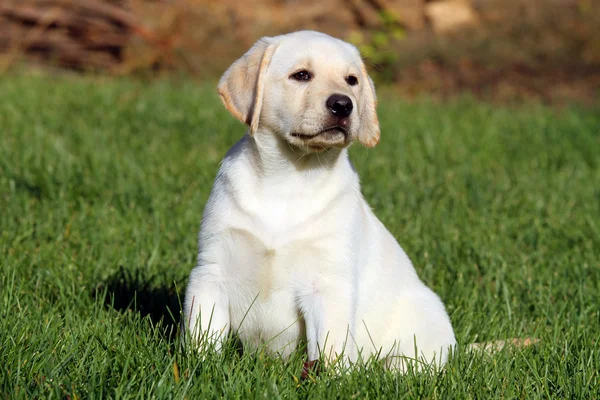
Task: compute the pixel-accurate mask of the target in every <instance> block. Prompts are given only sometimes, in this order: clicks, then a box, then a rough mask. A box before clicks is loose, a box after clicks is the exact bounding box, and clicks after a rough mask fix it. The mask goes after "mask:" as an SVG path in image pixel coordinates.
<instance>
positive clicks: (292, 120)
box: [218, 31, 380, 152]
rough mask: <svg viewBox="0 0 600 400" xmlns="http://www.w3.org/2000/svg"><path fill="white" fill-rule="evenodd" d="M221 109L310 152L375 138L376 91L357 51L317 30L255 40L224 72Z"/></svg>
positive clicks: (253, 129)
mask: <svg viewBox="0 0 600 400" xmlns="http://www.w3.org/2000/svg"><path fill="white" fill-rule="evenodd" d="M218 91H219V94H220V95H221V99H222V100H223V103H224V104H225V107H227V109H228V110H229V111H230V112H231V113H232V114H233V115H234V116H235V117H236V118H238V119H239V120H241V121H242V122H244V123H246V124H248V125H249V126H250V134H251V135H252V134H254V133H255V132H256V131H257V130H258V129H259V127H260V128H261V129H264V130H265V131H268V132H271V133H274V134H277V135H280V136H281V137H283V138H284V139H285V140H286V141H287V142H288V143H290V144H291V145H293V146H295V147H298V148H301V149H304V150H306V151H308V152H313V151H322V150H324V149H328V148H333V147H337V148H343V147H346V146H348V145H349V144H350V143H352V142H353V141H354V140H356V139H357V140H358V141H359V142H360V143H362V144H363V145H365V146H367V147H374V146H375V145H376V144H377V142H378V141H379V135H380V132H379V122H378V120H377V112H376V97H375V89H374V87H373V82H372V81H371V78H369V76H368V75H367V72H366V69H365V66H364V64H363V62H362V59H361V58H360V54H359V52H358V50H357V49H356V48H355V47H354V46H352V45H351V44H349V43H346V42H344V41H341V40H339V39H335V38H333V37H331V36H328V35H325V34H323V33H318V32H313V31H300V32H295V33H290V34H287V35H281V36H276V37H272V38H270V37H265V38H262V39H260V40H259V41H258V42H257V43H256V44H254V46H252V48H251V49H250V50H248V52H247V53H246V54H244V55H243V56H242V57H241V58H240V59H239V60H237V61H236V62H234V63H233V64H232V65H231V67H229V69H228V70H227V71H226V72H225V74H224V75H223V77H222V78H221V80H220V82H219V88H218Z"/></svg>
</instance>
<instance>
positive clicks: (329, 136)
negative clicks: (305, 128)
mask: <svg viewBox="0 0 600 400" xmlns="http://www.w3.org/2000/svg"><path fill="white" fill-rule="evenodd" d="M340 135H343V141H344V142H345V141H346V139H347V138H348V130H347V129H346V128H344V127H343V126H339V125H336V126H329V127H327V128H325V129H323V130H321V131H319V132H317V133H311V134H306V133H298V132H292V133H291V136H293V137H297V138H298V139H302V140H307V141H311V140H312V139H317V138H318V139H319V141H332V142H337V141H339V139H340Z"/></svg>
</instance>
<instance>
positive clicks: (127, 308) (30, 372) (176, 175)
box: [0, 73, 600, 399]
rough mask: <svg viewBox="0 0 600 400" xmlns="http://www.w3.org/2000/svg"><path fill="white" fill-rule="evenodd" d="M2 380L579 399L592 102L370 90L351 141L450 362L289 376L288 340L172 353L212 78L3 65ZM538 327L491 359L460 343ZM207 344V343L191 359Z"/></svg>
mask: <svg viewBox="0 0 600 400" xmlns="http://www.w3.org/2000/svg"><path fill="white" fill-rule="evenodd" d="M0 99H1V101H0V302H1V304H2V310H1V311H0V312H1V314H2V315H1V317H0V355H1V357H0V393H1V394H2V396H1V397H2V398H28V399H29V398H70V399H81V398H140V399H148V398H184V397H185V398H188V399H194V398H221V397H224V398H280V397H281V398H310V399H315V398H321V397H323V398H469V397H471V398H507V399H512V398H517V397H518V398H537V397H542V398H548V397H554V398H584V399H591V398H594V397H597V396H598V393H599V392H600V345H599V340H600V311H599V309H600V110H599V109H598V108H596V109H584V108H578V107H575V106H573V107H567V108H563V109H560V110H558V109H551V108H548V107H544V106H540V105H536V104H525V105H519V106H516V105H512V106H498V105H489V104H482V103H478V102H476V101H474V100H470V99H468V98H462V99H457V100H453V101H449V102H446V103H436V102H432V101H427V100H426V99H424V100H419V101H415V102H408V101H403V100H400V99H397V98H394V97H393V96H391V95H390V94H383V95H382V96H381V97H380V107H379V114H380V119H381V124H382V140H381V142H380V144H379V146H378V147H376V148H375V149H371V150H366V149H363V148H360V147H359V146H358V145H356V146H354V147H353V148H352V150H351V157H352V159H353V161H354V163H355V165H356V168H357V170H358V172H359V174H360V176H361V180H362V185H363V193H364V195H365V197H366V198H367V201H368V202H369V203H370V204H371V206H372V208H373V209H374V211H375V213H376V214H377V215H378V216H379V218H380V219H381V220H382V221H383V222H384V224H385V225H386V226H387V227H388V228H389V229H390V231H391V232H392V233H393V234H394V236H395V237H396V238H397V239H398V240H399V242H400V244H401V245H402V246H403V247H404V249H405V250H406V252H407V253H408V255H409V256H410V257H411V258H412V260H413V262H414V264H415V266H416V269H417V271H418V273H419V275H420V276H421V278H422V279H423V280H424V281H425V282H426V283H427V284H428V285H429V286H430V287H432V288H433V289H434V290H435V291H436V292H437V293H438V294H439V295H440V297H441V298H442V299H443V301H444V303H445V304H446V305H447V309H448V312H449V313H450V316H451V319H452V322H453V325H454V327H455V331H456V334H457V338H458V341H459V343H460V345H461V346H460V347H459V348H458V350H457V352H456V353H455V354H454V355H453V357H452V358H451V360H450V362H449V364H448V365H447V368H446V369H444V370H443V371H440V372H437V373H432V374H421V375H418V374H413V373H409V374H407V375H398V374H394V373H391V372H386V371H383V370H382V369H381V368H380V367H379V366H378V365H375V364H373V365H370V366H369V365H368V366H365V367H361V368H359V369H357V370H355V371H352V372H349V373H347V374H344V375H339V376H337V375H334V374H332V373H330V372H329V371H325V372H323V373H322V374H321V375H319V376H317V377H314V376H311V377H310V379H308V380H306V381H299V380H298V378H299V377H300V373H301V369H302V368H301V367H302V362H303V361H304V360H303V356H302V354H301V353H300V352H298V354H296V355H295V356H294V358H293V359H292V360H291V361H290V362H288V363H283V362H281V361H280V360H278V359H275V358H271V357H269V356H266V355H264V354H262V353H258V354H257V353H254V354H241V353H240V352H239V351H236V349H235V346H234V345H233V344H232V345H231V346H228V348H227V349H226V351H225V353H224V354H222V355H215V354H212V353H209V354H204V355H198V354H186V353H185V352H182V351H181V346H180V335H179V332H178V324H177V322H178V321H179V304H180V301H181V300H182V299H181V296H182V295H183V293H184V289H185V286H186V282H187V277H188V274H189V272H190V270H191V268H192V267H193V266H194V262H195V256H196V238H197V231H198V228H199V223H200V218H201V215H202V209H203V206H204V204H205V202H206V200H207V197H208V194H209V191H210V188H211V185H212V181H213V178H214V176H215V173H216V171H217V168H218V166H219V161H220V159H221V158H222V157H223V155H224V154H225V152H226V151H227V149H228V148H229V147H230V146H231V145H232V144H233V143H235V141H236V140H237V139H238V138H239V137H240V136H241V134H242V132H243V127H242V126H241V124H240V123H239V122H237V121H236V120H235V119H234V118H233V117H231V116H230V115H229V114H228V113H227V112H226V111H225V109H224V108H223V107H222V105H221V104H220V101H219V100H218V97H217V95H216V93H215V89H214V85H213V84H206V85H203V84H197V83H192V82H189V81H173V82H166V81H159V82H152V83H148V82H139V81H138V82H135V81H132V80H114V79H104V78H87V79H82V78H77V77H65V76H63V77H56V76H48V75H44V74H38V75H26V74H22V73H17V74H10V75H4V76H2V77H1V79H0ZM527 337H531V338H536V339H539V340H540V342H539V343H538V344H536V345H535V346H531V347H526V348H511V349H507V350H504V351H501V352H498V353H496V354H494V355H492V356H490V355H485V354H471V353H468V352H467V351H466V350H465V347H464V346H465V345H466V344H469V343H472V342H485V341H491V340H496V339H507V338H527ZM203 357H204V358H203Z"/></svg>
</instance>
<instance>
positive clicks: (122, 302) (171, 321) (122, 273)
mask: <svg viewBox="0 0 600 400" xmlns="http://www.w3.org/2000/svg"><path fill="white" fill-rule="evenodd" d="M177 289H178V287H176V285H175V283H174V282H173V281H172V280H170V279H168V278H167V277H166V276H165V277H163V276H158V275H153V276H146V275H145V274H144V272H142V271H141V270H139V269H133V270H128V269H126V268H124V267H123V266H120V267H119V269H118V271H116V273H114V274H113V275H112V276H110V277H109V278H108V279H106V280H104V281H103V282H101V283H100V284H99V285H98V286H97V287H96V290H95V291H94V295H95V296H96V297H99V298H104V304H105V305H106V306H108V307H112V308H114V309H115V310H118V311H132V312H137V313H139V314H140V315H141V316H142V317H147V316H148V317H149V318H150V319H151V320H152V322H153V324H154V325H155V326H157V327H159V329H161V330H163V331H164V334H165V336H166V337H168V338H169V339H170V340H174V339H175V337H176V336H177V333H178V330H179V326H180V325H179V322H180V316H181V313H180V311H181V301H183V298H182V296H180V294H179V293H178V292H177Z"/></svg>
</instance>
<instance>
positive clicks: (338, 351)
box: [300, 285, 355, 365]
mask: <svg viewBox="0 0 600 400" xmlns="http://www.w3.org/2000/svg"><path fill="white" fill-rule="evenodd" d="M311 292H312V293H309V294H307V295H306V296H303V297H301V300H300V307H301V309H302V312H303V316H304V321H305V324H306V339H307V341H308V344H307V346H308V348H307V350H308V351H307V352H308V360H309V361H313V360H317V359H318V358H319V355H320V354H322V355H323V358H324V360H323V361H324V362H325V364H326V365H328V364H331V363H332V362H333V361H335V360H336V359H337V358H338V357H341V356H343V358H342V359H341V361H342V362H343V363H346V362H347V361H348V359H350V360H354V353H355V346H354V341H353V339H352V333H353V332H352V329H353V324H352V320H351V318H352V315H353V311H352V307H353V302H352V296H351V289H350V287H349V285H348V287H345V286H341V287H340V285H335V286H334V285H331V286H329V285H328V286H327V287H318V288H314V290H311Z"/></svg>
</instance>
